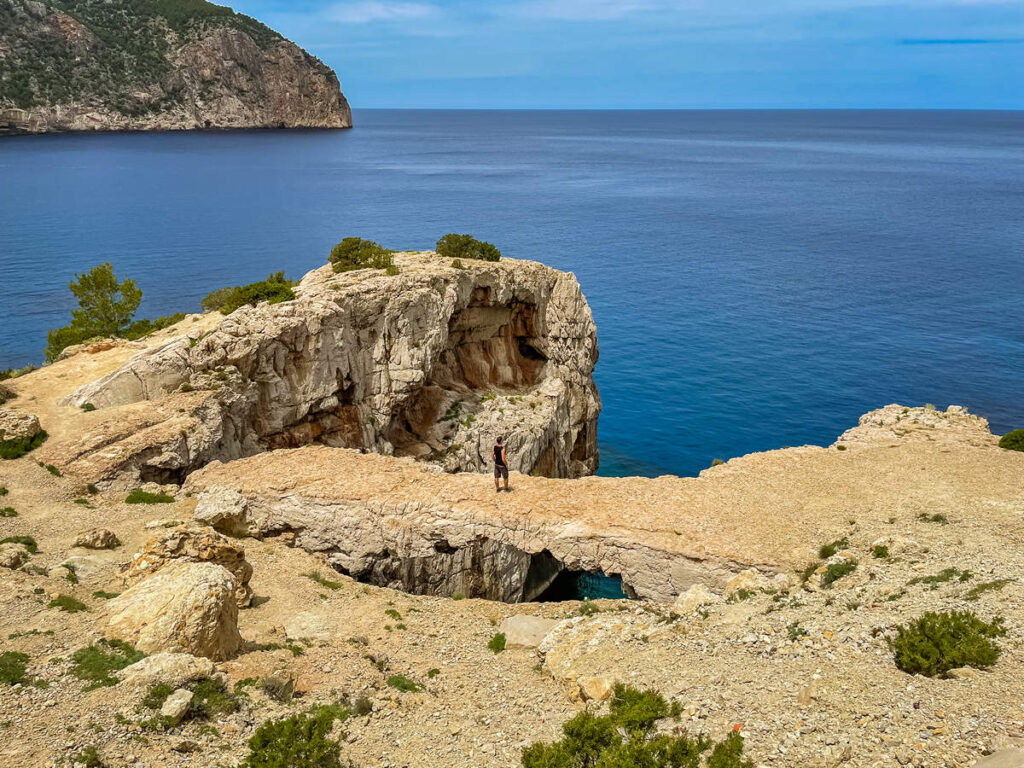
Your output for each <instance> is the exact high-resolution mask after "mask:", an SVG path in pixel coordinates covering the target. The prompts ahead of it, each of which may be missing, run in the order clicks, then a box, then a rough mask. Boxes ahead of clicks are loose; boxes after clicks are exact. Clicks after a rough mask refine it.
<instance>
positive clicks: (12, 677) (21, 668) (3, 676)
mask: <svg viewBox="0 0 1024 768" xmlns="http://www.w3.org/2000/svg"><path fill="white" fill-rule="evenodd" d="M27 668H28V654H27V653H17V652H16V651H4V652H3V653H0V683H4V684H5V685H15V684H18V683H25V682H26V680H25V670H26V669H27Z"/></svg>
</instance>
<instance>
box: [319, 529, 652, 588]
mask: <svg viewBox="0 0 1024 768" xmlns="http://www.w3.org/2000/svg"><path fill="white" fill-rule="evenodd" d="M350 563H355V564H354V565H353V564H350V565H349V567H345V566H343V565H341V564H340V563H338V560H337V559H335V562H334V568H335V570H337V571H338V572H340V573H343V574H345V575H347V576H351V577H352V578H354V579H355V580H356V581H360V582H363V583H366V584H373V585H375V586H378V587H388V588H390V589H397V590H401V591H403V592H409V593H411V594H414V595H434V596H437V597H452V598H459V597H474V598H482V599H485V600H495V601H498V602H503V603H532V602H562V601H567V600H584V599H591V600H593V599H598V598H601V599H613V600H614V599H619V600H623V599H628V598H631V597H634V595H633V594H632V590H631V589H630V588H629V587H628V585H626V584H624V583H623V581H622V578H621V576H620V575H619V574H604V573H602V572H600V571H583V570H572V569H568V568H566V567H565V564H564V563H563V562H562V561H561V560H559V559H558V558H557V557H555V556H554V555H553V554H551V552H549V551H548V550H546V549H545V550H542V551H541V552H536V553H529V552H525V551H523V550H521V549H519V548H518V547H514V546H512V545H510V544H505V543H503V542H500V541H495V540H494V539H488V538H485V537H481V538H477V539H474V540H472V541H471V542H468V543H466V544H463V545H461V546H454V545H452V543H451V542H449V541H448V540H447V539H443V538H441V539H438V540H437V541H435V542H434V544H433V551H432V552H430V554H426V555H417V556H412V557H409V556H401V555H398V554H395V553H393V552H391V551H390V550H384V551H381V552H377V553H374V554H372V555H365V554H364V555H362V556H360V557H358V558H355V559H354V560H353V561H350Z"/></svg>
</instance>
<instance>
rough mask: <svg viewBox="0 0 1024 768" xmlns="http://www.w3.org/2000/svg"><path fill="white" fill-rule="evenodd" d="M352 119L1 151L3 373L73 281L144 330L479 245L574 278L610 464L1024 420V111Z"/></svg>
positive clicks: (685, 465) (664, 468)
mask: <svg viewBox="0 0 1024 768" xmlns="http://www.w3.org/2000/svg"><path fill="white" fill-rule="evenodd" d="M355 122H356V128H355V129H354V130H351V131H342V132H295V133H290V132H244V133H192V134H155V135H144V134H134V135H132V134H127V135H74V136H43V137H19V138H8V139H0V180H2V183H0V274H2V275H3V277H4V290H3V305H4V311H3V315H2V323H0V368H4V367H7V366H20V365H23V364H26V363H31V362H39V361H40V359H41V357H42V349H43V347H44V345H45V336H46V331H47V329H49V328H53V327H56V326H60V325H64V324H65V323H66V322H67V321H68V319H69V316H68V311H69V309H70V308H71V304H72V300H71V296H70V293H69V292H68V290H67V283H68V281H69V280H70V279H71V278H72V277H73V275H74V273H75V272H76V271H82V270H85V269H87V268H89V267H91V266H94V265H95V264H97V263H99V262H102V261H111V262H112V263H113V264H114V266H115V268H116V270H117V272H118V273H119V274H123V275H128V276H132V277H134V278H136V280H137V281H138V283H139V285H140V287H141V288H142V290H143V291H144V293H145V298H144V301H143V304H142V308H141V311H140V316H157V315H164V314H170V313H173V312H176V311H180V310H190V311H196V310H198V308H199V300H200V299H201V298H202V297H203V296H204V295H205V294H206V293H208V292H209V291H210V290H212V289H213V288H216V287H219V286H222V285H227V284H238V283H241V282H249V281H252V280H256V279H261V278H263V277H266V275H267V274H268V273H269V272H271V271H276V270H280V269H284V270H286V271H287V273H288V274H289V276H295V277H297V276H300V275H302V274H303V273H304V272H306V271H307V270H309V269H311V268H313V267H316V266H318V265H320V264H322V263H323V262H324V261H325V259H326V257H327V253H328V251H329V250H330V248H331V246H332V245H333V244H334V243H336V242H337V241H339V240H340V239H341V238H342V237H345V236H348V235H358V236H362V237H368V238H372V239H376V240H379V241H381V242H382V243H384V244H385V245H387V246H390V247H393V248H429V247H431V246H432V245H433V243H434V242H435V241H436V240H437V238H438V237H439V236H440V235H443V234H445V233H447V232H469V233H472V234H474V235H476V236H477V237H479V238H482V239H485V240H489V241H492V242H494V243H496V244H497V245H498V246H499V247H500V248H501V249H502V251H503V252H504V253H505V254H506V255H508V256H513V257H518V258H528V259H537V260H540V261H543V262H546V263H547V264H550V265H552V266H555V267H558V268H561V269H567V270H572V271H573V272H575V273H576V275H577V276H578V278H579V280H580V283H581V284H582V286H583V290H584V292H585V293H586V295H587V298H588V299H589V301H590V304H591V307H592V308H593V312H594V316H595V319H596V321H597V327H598V335H599V341H600V348H601V360H600V362H599V364H598V368H597V380H598V385H599V387H600V390H601V394H602V397H603V399H604V413H603V415H602V416H601V421H600V443H601V448H602V470H601V472H602V474H610V475H619V474H647V475H656V474H661V473H675V474H695V473H697V472H699V471H700V470H701V469H703V468H704V467H706V466H708V465H709V464H710V463H711V461H712V459H714V458H723V459H727V458H729V457H732V456H737V455H740V454H744V453H748V452H750V451H761V450H766V449H770V448H778V447H781V446H784V445H800V444H804V443H814V444H827V443H829V442H831V441H832V440H833V439H834V438H835V437H836V436H837V435H838V434H839V433H840V432H842V431H843V430H844V429H846V428H847V427H850V426H852V425H853V424H855V423H856V421H857V418H858V416H860V414H862V413H864V412H865V411H868V410H870V409H872V408H877V407H879V406H882V405H885V404H886V403H890V402H900V403H904V404H908V405H911V404H923V403H925V402H931V403H934V404H935V405H937V406H940V407H945V406H946V405H947V404H950V403H955V404H963V405H966V406H968V407H969V408H970V409H971V410H972V411H975V412H977V413H980V414H982V415H984V416H986V417H987V418H988V419H989V420H990V422H991V423H992V427H993V430H994V431H996V432H1004V431H1007V430H1009V429H1011V428H1015V427H1021V426H1024V113H1020V112H1018V113H1012V112H1003V113H999V112H841V111H822V112H800V111H780V112H763V111H757V112H743V111H726V112H702V111H679V112H550V111H538V112H529V111H512V112H466V111H357V112H356V115H355Z"/></svg>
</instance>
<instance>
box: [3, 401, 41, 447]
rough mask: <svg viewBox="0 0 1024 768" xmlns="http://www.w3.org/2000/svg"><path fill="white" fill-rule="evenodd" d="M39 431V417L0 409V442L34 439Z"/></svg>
mask: <svg viewBox="0 0 1024 768" xmlns="http://www.w3.org/2000/svg"><path fill="white" fill-rule="evenodd" d="M40 429H41V427H40V426H39V417H37V416H36V415H35V414H33V413H25V412H24V411H13V410H11V409H9V408H0V441H7V440H24V439H25V438H31V437H35V436H36V435H37V434H39V430H40Z"/></svg>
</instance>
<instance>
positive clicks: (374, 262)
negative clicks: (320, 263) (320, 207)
mask: <svg viewBox="0 0 1024 768" xmlns="http://www.w3.org/2000/svg"><path fill="white" fill-rule="evenodd" d="M327 260H328V261H329V262H330V263H331V264H332V265H334V271H335V272H351V271H352V270H354V269H385V270H386V269H387V268H388V267H393V266H394V251H389V250H388V249H387V248H385V247H384V246H382V245H381V244H380V243H375V242H373V241H372V240H364V239H363V238H361V237H346V238H345V239H344V240H342V241H341V242H340V243H338V244H337V245H336V246H334V247H333V248H331V255H330V256H329V257H328V259H327Z"/></svg>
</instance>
